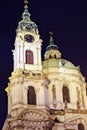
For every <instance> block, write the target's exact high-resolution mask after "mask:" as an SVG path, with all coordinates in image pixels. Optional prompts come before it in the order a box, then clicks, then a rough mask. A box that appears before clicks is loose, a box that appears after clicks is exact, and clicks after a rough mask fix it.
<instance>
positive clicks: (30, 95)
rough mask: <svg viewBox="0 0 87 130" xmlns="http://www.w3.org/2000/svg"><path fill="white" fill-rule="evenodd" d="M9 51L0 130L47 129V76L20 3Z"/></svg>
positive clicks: (37, 37) (32, 27) (35, 29)
mask: <svg viewBox="0 0 87 130" xmlns="http://www.w3.org/2000/svg"><path fill="white" fill-rule="evenodd" d="M24 4H25V5H24V12H23V14H22V20H21V21H20V22H19V23H18V28H17V30H16V38H15V44H14V50H13V59H14V69H13V72H12V74H11V77H10V78H9V83H8V86H7V88H6V92H7V96H8V116H7V118H6V121H5V123H4V126H3V130H8V129H10V130H49V129H51V128H52V126H53V124H54V122H53V120H52V119H51V117H50V113H49V105H48V85H49V83H50V81H49V79H48V78H47V76H46V75H45V74H44V73H43V71H42V62H41V45H42V40H41V39H40V35H39V31H38V27H37V25H36V24H35V23H34V22H32V21H31V19H30V13H29V12H28V1H27V0H24Z"/></svg>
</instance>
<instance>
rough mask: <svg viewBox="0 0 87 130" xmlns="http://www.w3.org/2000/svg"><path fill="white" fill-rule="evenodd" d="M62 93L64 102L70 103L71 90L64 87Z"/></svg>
mask: <svg viewBox="0 0 87 130" xmlns="http://www.w3.org/2000/svg"><path fill="white" fill-rule="evenodd" d="M62 93H63V102H68V103H70V97H69V89H68V88H67V87H66V86H63V88H62Z"/></svg>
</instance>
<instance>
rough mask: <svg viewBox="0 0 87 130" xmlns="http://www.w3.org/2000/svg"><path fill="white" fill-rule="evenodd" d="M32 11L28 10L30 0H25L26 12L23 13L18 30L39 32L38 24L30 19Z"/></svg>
mask: <svg viewBox="0 0 87 130" xmlns="http://www.w3.org/2000/svg"><path fill="white" fill-rule="evenodd" d="M30 16H31V15H30V13H29V11H28V0H24V12H23V14H22V20H21V21H20V22H19V23H18V28H17V32H18V31H25V32H32V33H34V34H35V33H36V34H37V33H38V27H37V25H36V24H35V23H34V22H33V21H31V19H30Z"/></svg>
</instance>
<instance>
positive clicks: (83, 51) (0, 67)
mask: <svg viewBox="0 0 87 130" xmlns="http://www.w3.org/2000/svg"><path fill="white" fill-rule="evenodd" d="M64 1H65V0H64ZM64 1H62V0H60V1H59V0H30V1H29V12H30V13H31V19H32V21H34V22H35V23H36V24H37V25H38V28H39V32H40V35H41V38H42V39H43V46H42V48H43V49H42V54H44V52H45V48H46V46H47V45H48V44H49V31H52V32H53V33H54V39H55V44H57V45H58V47H59V50H60V52H61V53H62V57H63V58H65V59H67V60H70V61H71V62H73V63H74V64H75V65H80V67H81V72H82V73H83V75H84V76H85V77H86V80H87V3H83V2H82V3H80V2H72V0H70V1H65V2H64ZM23 6H24V5H23V0H8V1H4V0H0V60H1V62H0V130H1V127H2V125H3V122H4V120H5V118H6V114H7V96H6V93H5V91H4V89H5V88H6V87H7V83H8V77H9V76H10V74H11V72H12V70H13V58H12V52H11V50H12V49H13V48H14V40H15V35H16V33H15V32H16V28H17V24H18V22H19V21H20V20H21V16H22V12H23Z"/></svg>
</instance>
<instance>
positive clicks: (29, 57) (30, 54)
mask: <svg viewBox="0 0 87 130" xmlns="http://www.w3.org/2000/svg"><path fill="white" fill-rule="evenodd" d="M26 64H34V59H33V52H32V51H31V50H26Z"/></svg>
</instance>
